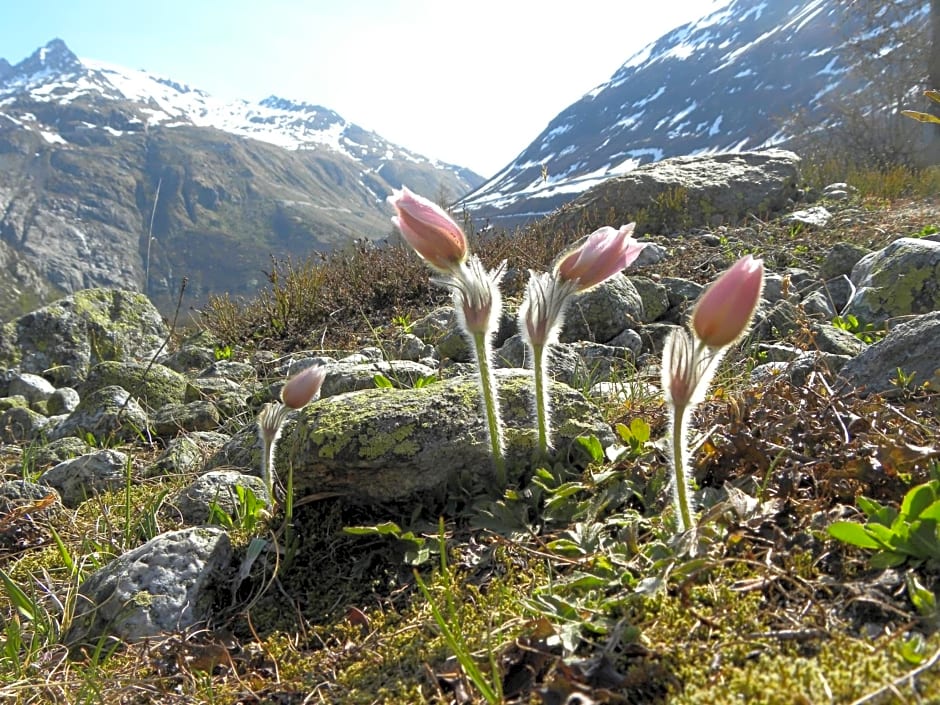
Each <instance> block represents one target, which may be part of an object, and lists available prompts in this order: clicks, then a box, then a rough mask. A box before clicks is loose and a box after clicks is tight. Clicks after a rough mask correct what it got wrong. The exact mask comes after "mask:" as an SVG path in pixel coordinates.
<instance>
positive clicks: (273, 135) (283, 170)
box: [0, 40, 483, 319]
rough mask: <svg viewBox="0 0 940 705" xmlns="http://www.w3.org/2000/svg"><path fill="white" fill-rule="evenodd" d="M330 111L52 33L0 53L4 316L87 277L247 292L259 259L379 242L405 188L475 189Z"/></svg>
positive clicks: (111, 283)
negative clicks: (215, 92) (395, 196)
mask: <svg viewBox="0 0 940 705" xmlns="http://www.w3.org/2000/svg"><path fill="white" fill-rule="evenodd" d="M482 181H483V179H482V178H481V177H480V176H478V175H477V174H474V173H473V172H472V171H470V170H468V169H463V168H460V167H458V166H454V165H450V164H443V163H440V162H435V161H432V160H429V159H427V158H425V157H423V156H421V155H419V154H416V153H414V152H411V151H409V150H408V149H406V148H404V147H401V146H399V145H395V144H392V143H390V142H388V141H387V140H385V139H383V138H382V137H381V136H380V135H377V134H375V133H374V132H370V131H367V130H364V129H362V128H360V127H358V126H357V125H354V124H352V123H349V122H347V121H346V120H344V119H343V118H342V117H340V116H339V115H337V114H336V113H335V112H333V111H331V110H328V109H326V108H323V107H320V106H316V105H307V104H302V103H295V102H291V101H289V100H286V99H284V98H277V97H274V96H272V97H270V98H267V99H265V100H262V101H260V102H258V103H250V102H247V101H222V100H219V99H217V98H214V97H213V96H211V95H209V94H208V93H206V92H204V91H201V90H199V89H196V88H192V87H190V86H186V85H183V84H181V83H178V82H176V81H173V80H171V79H168V78H161V77H158V76H154V75H152V74H150V73H147V72H145V71H136V70H131V69H125V68H121V67H119V66H113V65H111V64H106V63H103V62H100V61H92V60H88V59H79V58H78V57H77V56H75V54H73V53H72V52H71V51H70V50H69V49H68V47H67V46H66V45H65V43H64V42H62V41H61V40H54V41H52V42H49V44H47V45H46V46H44V47H42V48H40V49H39V50H37V51H36V52H34V53H33V54H32V55H31V56H29V57H27V58H26V59H24V60H23V61H20V62H19V63H17V64H15V65H11V64H10V63H9V62H7V61H2V62H0V279H2V280H3V281H4V286H2V287H0V319H3V318H5V317H8V316H9V315H13V314H15V313H17V312H21V311H18V309H21V308H24V307H26V306H29V305H35V304H36V303H41V302H43V301H47V300H49V299H51V298H54V297H55V296H58V295H61V294H63V293H70V292H72V291H75V290H76V289H80V288H86V287H90V286H108V287H121V288H130V289H138V290H141V291H145V292H146V293H147V294H149V295H150V296H151V298H153V299H154V300H155V302H156V303H157V304H158V305H159V306H161V307H162V308H164V310H173V309H174V308H175V306H176V299H177V294H178V292H179V291H180V290H181V289H182V288H184V287H183V282H184V281H185V282H188V286H187V287H185V290H186V298H185V300H184V303H185V304H187V305H198V304H199V303H201V302H202V301H204V297H205V296H207V295H210V294H221V293H232V294H251V293H253V292H254V291H255V290H256V289H257V288H258V287H259V286H261V285H263V282H264V281H265V276H264V272H265V271H267V270H269V269H270V264H271V257H275V258H278V259H285V258H288V257H290V258H295V259H298V260H303V259H305V258H306V257H308V256H309V255H310V254H311V253H312V252H316V251H326V250H331V249H334V248H338V247H343V246H348V245H349V244H350V243H352V242H354V241H356V240H360V239H370V240H380V239H382V238H384V237H386V236H388V235H389V234H391V232H392V226H391V223H390V221H389V211H388V205H387V203H386V202H385V199H386V197H387V196H388V195H389V194H390V193H391V191H392V189H393V188H398V187H399V186H401V185H402V184H408V185H409V186H411V187H412V188H414V189H415V190H416V191H418V192H421V193H428V194H436V195H442V196H443V195H448V196H450V197H451V198H457V197H459V196H461V195H463V194H465V193H467V192H469V191H470V190H471V189H472V188H474V187H476V186H478V185H479V184H480V183H482Z"/></svg>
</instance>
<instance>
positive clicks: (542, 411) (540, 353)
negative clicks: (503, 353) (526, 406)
mask: <svg viewBox="0 0 940 705" xmlns="http://www.w3.org/2000/svg"><path fill="white" fill-rule="evenodd" d="M531 347H532V368H533V371H534V372H535V423H536V427H537V428H538V452H539V455H540V457H541V458H543V459H544V458H547V457H548V413H549V412H548V408H549V406H548V405H549V401H548V390H547V389H546V387H545V367H546V358H547V355H546V350H545V348H546V346H545V345H535V344H533V345H532V346H531Z"/></svg>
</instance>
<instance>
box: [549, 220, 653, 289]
mask: <svg viewBox="0 0 940 705" xmlns="http://www.w3.org/2000/svg"><path fill="white" fill-rule="evenodd" d="M635 227H636V223H630V224H629V225H623V226H621V227H620V230H614V229H613V228H611V227H609V226H606V227H603V228H600V229H599V230H595V231H594V232H593V233H591V234H590V235H589V236H588V237H587V239H586V240H585V241H584V242H583V243H582V244H581V245H579V246H578V247H575V248H573V249H571V250H569V251H568V252H565V253H564V254H563V255H562V256H561V258H560V259H559V260H558V263H557V264H556V265H555V275H556V276H557V277H558V278H559V279H561V280H563V281H569V282H573V283H575V284H576V285H577V291H578V293H580V292H583V291H587V290H588V289H591V288H593V287H595V286H597V285H598V284H600V283H601V282H604V281H606V280H608V279H610V278H611V277H612V276H614V275H615V274H617V273H619V272H622V271H623V270H624V269H626V268H627V267H629V266H630V265H631V264H633V262H634V260H636V258H637V257H639V255H640V252H642V251H643V248H644V247H646V243H640V242H637V241H636V240H635V239H633V238H632V237H631V235H632V234H633V229H634V228H635Z"/></svg>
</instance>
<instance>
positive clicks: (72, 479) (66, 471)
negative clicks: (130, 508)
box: [38, 449, 128, 509]
mask: <svg viewBox="0 0 940 705" xmlns="http://www.w3.org/2000/svg"><path fill="white" fill-rule="evenodd" d="M127 463H128V458H127V455H126V454H124V453H122V452H120V451H117V450H111V449H105V450H99V451H96V452H94V453H88V454H87V455H82V456H80V457H78V458H72V459H71V460H64V461H63V462H61V463H59V464H58V465H56V466H55V467H52V468H49V469H48V470H46V472H44V473H43V474H42V475H40V476H39V480H38V482H39V484H41V485H48V486H49V487H54V488H55V489H56V490H57V491H58V492H59V494H60V495H61V497H62V504H64V505H65V506H66V507H70V508H73V509H74V508H75V507H77V506H78V505H80V504H81V503H82V502H84V501H85V500H86V499H88V498H89V497H94V496H95V495H96V494H100V493H102V492H108V491H110V490H116V489H118V488H120V487H123V486H124V485H125V483H126V482H127V479H128V478H127V471H128V465H127Z"/></svg>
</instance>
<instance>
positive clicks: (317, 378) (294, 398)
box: [281, 365, 326, 409]
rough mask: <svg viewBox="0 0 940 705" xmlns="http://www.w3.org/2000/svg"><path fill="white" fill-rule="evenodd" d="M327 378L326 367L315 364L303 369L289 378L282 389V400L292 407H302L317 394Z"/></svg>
mask: <svg viewBox="0 0 940 705" xmlns="http://www.w3.org/2000/svg"><path fill="white" fill-rule="evenodd" d="M324 379H326V368H325V367H324V366H323V365H315V366H313V367H307V368H306V369H304V370H301V371H300V372H298V373H297V374H296V375H294V376H293V377H291V378H290V379H289V380H287V383H286V384H285V385H284V387H283V388H282V389H281V401H282V402H284V405H285V406H289V407H290V408H291V409H300V408H301V407H304V406H306V405H307V404H308V403H309V402H310V401H311V400H312V399H313V398H314V397H315V396H316V395H317V394H319V393H320V387H321V386H322V385H323V380H324Z"/></svg>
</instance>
